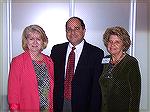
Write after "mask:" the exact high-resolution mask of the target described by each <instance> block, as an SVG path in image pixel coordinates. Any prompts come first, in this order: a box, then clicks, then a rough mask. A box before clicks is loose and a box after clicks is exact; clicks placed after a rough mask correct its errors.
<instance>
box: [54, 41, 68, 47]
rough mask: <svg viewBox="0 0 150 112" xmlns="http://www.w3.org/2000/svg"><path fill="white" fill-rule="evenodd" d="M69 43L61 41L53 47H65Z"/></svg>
mask: <svg viewBox="0 0 150 112" xmlns="http://www.w3.org/2000/svg"><path fill="white" fill-rule="evenodd" d="M67 45H68V42H64V43H60V44H55V45H54V46H53V47H52V48H63V47H65V46H67Z"/></svg>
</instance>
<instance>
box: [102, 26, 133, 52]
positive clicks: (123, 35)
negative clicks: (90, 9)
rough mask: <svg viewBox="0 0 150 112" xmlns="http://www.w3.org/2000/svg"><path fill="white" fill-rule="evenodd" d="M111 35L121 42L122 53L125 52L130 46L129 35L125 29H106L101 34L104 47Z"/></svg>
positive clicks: (119, 27) (118, 27)
mask: <svg viewBox="0 0 150 112" xmlns="http://www.w3.org/2000/svg"><path fill="white" fill-rule="evenodd" d="M111 35H116V36H118V37H119V38H120V39H121V40H122V43H123V45H124V49H123V51H124V52H126V51H127V50H128V49H129V47H130V45H131V40H130V35H129V33H128V32H127V31H126V30H125V28H123V27H121V26H115V27H109V28H107V29H106V31H105V32H104V34H103V42H104V45H105V46H106V47H107V45H108V42H109V38H110V36H111Z"/></svg>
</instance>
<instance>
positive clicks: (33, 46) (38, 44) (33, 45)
mask: <svg viewBox="0 0 150 112" xmlns="http://www.w3.org/2000/svg"><path fill="white" fill-rule="evenodd" d="M42 45H43V41H42V39H41V35H40V34H39V33H38V32H30V33H29V36H28V37H27V46H28V49H29V51H30V52H41V49H42Z"/></svg>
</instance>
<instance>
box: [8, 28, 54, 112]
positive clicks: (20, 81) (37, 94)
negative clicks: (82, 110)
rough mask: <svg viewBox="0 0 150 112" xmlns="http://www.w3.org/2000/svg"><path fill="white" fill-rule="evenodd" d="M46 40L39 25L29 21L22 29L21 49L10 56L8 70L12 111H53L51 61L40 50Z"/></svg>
mask: <svg viewBox="0 0 150 112" xmlns="http://www.w3.org/2000/svg"><path fill="white" fill-rule="evenodd" d="M47 43H48V38H47V36H46V34H45V31H44V30H43V29H42V28H41V27H40V26H38V25H30V26H27V27H26V28H25V29H24V31H23V34H22V48H23V50H24V52H23V53H22V54H20V55H18V56H16V57H14V58H13V59H12V62H11V65H10V71H9V78H8V103H9V109H10V111H11V112H20V111H21V112H53V87H54V67H53V62H52V59H51V58H50V57H48V56H46V55H44V54H43V53H41V52H42V50H43V49H45V48H46V46H47Z"/></svg>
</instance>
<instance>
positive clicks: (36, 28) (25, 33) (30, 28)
mask: <svg viewBox="0 0 150 112" xmlns="http://www.w3.org/2000/svg"><path fill="white" fill-rule="evenodd" d="M33 32H38V33H39V34H40V35H41V36H40V37H41V39H42V41H43V45H42V49H41V50H43V49H45V48H46V47H47V44H48V38H47V36H46V33H45V31H44V30H43V28H42V27H40V26H39V25H30V26H27V27H26V28H25V29H24V31H23V33H22V48H23V50H24V51H25V50H27V49H28V46H27V38H28V36H29V34H30V33H33Z"/></svg>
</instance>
